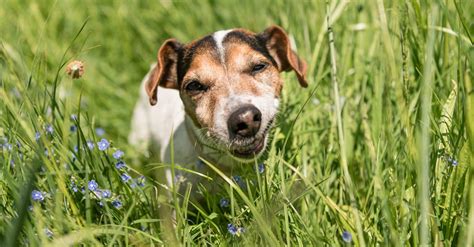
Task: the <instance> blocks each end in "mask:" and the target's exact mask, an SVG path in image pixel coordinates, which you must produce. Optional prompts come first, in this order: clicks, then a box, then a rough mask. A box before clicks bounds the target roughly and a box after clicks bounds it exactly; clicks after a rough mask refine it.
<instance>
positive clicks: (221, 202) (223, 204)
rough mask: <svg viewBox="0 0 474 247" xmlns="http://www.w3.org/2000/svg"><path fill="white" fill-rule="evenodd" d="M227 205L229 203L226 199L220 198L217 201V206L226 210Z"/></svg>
mask: <svg viewBox="0 0 474 247" xmlns="http://www.w3.org/2000/svg"><path fill="white" fill-rule="evenodd" d="M229 204H230V201H229V199H227V198H222V199H221V200H220V201H219V205H220V206H221V208H227V207H229Z"/></svg>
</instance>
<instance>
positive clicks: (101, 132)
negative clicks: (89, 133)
mask: <svg viewBox="0 0 474 247" xmlns="http://www.w3.org/2000/svg"><path fill="white" fill-rule="evenodd" d="M95 133H96V134H97V136H103V135H104V134H105V130H104V129H102V128H95Z"/></svg>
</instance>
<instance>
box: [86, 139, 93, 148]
mask: <svg viewBox="0 0 474 247" xmlns="http://www.w3.org/2000/svg"><path fill="white" fill-rule="evenodd" d="M86 144H87V147H88V148H89V150H93V149H94V147H95V144H94V143H93V142H92V141H90V140H89V141H87V143H86Z"/></svg>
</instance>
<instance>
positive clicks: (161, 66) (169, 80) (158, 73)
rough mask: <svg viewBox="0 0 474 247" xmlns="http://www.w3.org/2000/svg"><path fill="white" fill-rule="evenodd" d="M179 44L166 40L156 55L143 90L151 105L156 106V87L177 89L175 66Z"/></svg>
mask: <svg viewBox="0 0 474 247" xmlns="http://www.w3.org/2000/svg"><path fill="white" fill-rule="evenodd" d="M180 47H181V43H179V42H178V41H176V40H175V39H168V40H166V41H165V42H164V43H163V45H161V47H160V50H158V54H157V63H156V66H155V67H154V68H153V70H152V71H151V74H150V77H149V79H148V82H147V83H146V84H145V89H146V92H147V94H148V97H149V99H150V104H151V105H156V102H157V101H158V99H157V95H156V94H157V92H158V86H162V87H165V88H173V89H178V79H177V78H178V77H177V64H178V50H179V48H180Z"/></svg>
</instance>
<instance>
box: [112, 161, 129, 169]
mask: <svg viewBox="0 0 474 247" xmlns="http://www.w3.org/2000/svg"><path fill="white" fill-rule="evenodd" d="M126 166H127V164H125V162H123V161H119V162H117V163H116V164H115V168H117V169H119V170H120V169H122V168H125V167H126Z"/></svg>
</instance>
